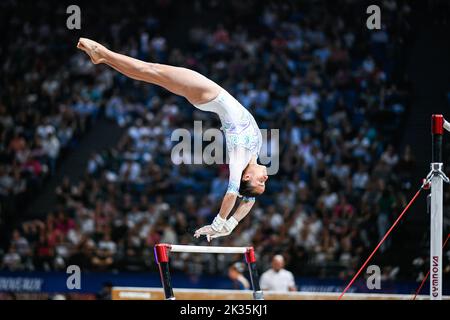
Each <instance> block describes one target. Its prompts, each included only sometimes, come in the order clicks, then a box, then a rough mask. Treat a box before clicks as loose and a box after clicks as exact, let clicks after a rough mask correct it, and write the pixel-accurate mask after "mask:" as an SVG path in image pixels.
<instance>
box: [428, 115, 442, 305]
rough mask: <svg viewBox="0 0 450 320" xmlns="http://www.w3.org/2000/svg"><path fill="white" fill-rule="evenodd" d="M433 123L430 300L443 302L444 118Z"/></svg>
mask: <svg viewBox="0 0 450 320" xmlns="http://www.w3.org/2000/svg"><path fill="white" fill-rule="evenodd" d="M431 123H432V124H431V127H432V129H431V134H432V142H431V143H432V159H431V171H432V176H431V214H430V300H442V220H443V212H442V210H443V208H442V205H443V204H442V202H443V195H442V192H443V190H442V189H443V177H444V176H445V175H444V174H443V172H442V167H443V164H442V135H443V131H444V128H443V124H444V118H443V116H442V115H433V116H432V121H431ZM441 173H442V174H441Z"/></svg>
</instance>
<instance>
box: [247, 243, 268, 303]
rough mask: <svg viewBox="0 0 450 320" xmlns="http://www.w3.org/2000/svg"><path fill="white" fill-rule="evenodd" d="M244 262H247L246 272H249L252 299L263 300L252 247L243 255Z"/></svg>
mask: <svg viewBox="0 0 450 320" xmlns="http://www.w3.org/2000/svg"><path fill="white" fill-rule="evenodd" d="M245 260H246V261H247V265H248V270H249V272H250V280H251V282H252V288H253V299H255V300H264V295H263V292H262V290H261V288H260V286H259V277H258V270H257V268H256V256H255V249H254V248H253V247H249V248H248V250H247V252H246V253H245Z"/></svg>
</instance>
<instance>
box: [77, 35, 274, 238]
mask: <svg viewBox="0 0 450 320" xmlns="http://www.w3.org/2000/svg"><path fill="white" fill-rule="evenodd" d="M77 47H78V48H79V49H81V50H83V51H84V52H86V53H87V54H88V55H89V57H90V59H91V61H92V62H93V63H94V64H101V63H103V64H107V65H108V66H110V67H112V68H114V69H115V70H117V71H119V72H120V73H122V74H124V75H126V76H127V77H130V78H132V79H135V80H139V81H145V82H148V83H151V84H155V85H158V86H161V87H163V88H165V89H167V90H168V91H170V92H172V93H174V94H177V95H180V96H182V97H184V98H186V99H187V100H188V101H189V102H190V103H191V104H192V105H193V106H195V107H196V108H198V109H200V110H203V111H209V112H214V113H216V114H217V115H218V116H219V118H220V121H221V124H222V128H221V129H222V130H223V131H224V134H225V141H226V146H227V153H228V156H229V171H230V176H229V182H228V189H227V191H226V194H225V195H224V198H223V200H222V204H221V207H220V211H219V213H218V214H217V216H216V217H215V218H214V220H213V221H212V223H211V224H210V225H206V226H203V227H201V228H200V229H198V230H196V231H195V233H194V237H196V238H199V237H200V236H202V235H204V236H206V238H207V240H208V241H211V239H214V238H218V237H223V236H227V235H229V234H230V233H231V232H232V231H233V229H234V228H236V226H237V225H238V223H239V221H241V220H242V219H243V218H244V217H245V216H246V215H247V214H248V213H249V212H250V210H251V208H252V206H253V204H254V203H255V197H256V196H258V195H260V194H262V193H263V192H264V190H265V183H266V181H267V179H268V176H267V169H266V167H265V166H263V165H259V164H258V163H257V159H258V155H259V152H260V149H261V145H262V135H261V132H260V130H259V128H258V125H257V124H256V121H255V119H254V118H253V116H252V115H251V114H250V113H249V112H248V111H247V109H246V108H244V107H243V106H242V105H241V104H240V103H239V102H238V101H237V100H236V99H235V98H234V97H233V96H231V95H230V94H229V93H228V92H227V91H226V90H224V89H223V88H222V87H220V86H219V85H218V84H216V83H215V82H213V81H212V80H210V79H208V78H206V77H205V76H203V75H201V74H199V73H198V72H196V71H193V70H189V69H187V68H181V67H174V66H169V65H164V64H158V63H150V62H144V61H141V60H137V59H134V58H132V57H128V56H125V55H122V54H119V53H116V52H113V51H111V50H109V49H107V48H106V47H105V46H103V45H101V44H99V43H98V42H95V41H93V40H90V39H86V38H80V39H79V41H78V45H77ZM238 196H240V197H242V199H241V201H240V203H239V205H238V207H237V208H236V210H235V212H234V214H233V215H232V216H231V217H230V218H229V219H227V218H228V216H229V215H230V213H231V211H232V210H233V208H234V206H235V203H236V200H237V198H238Z"/></svg>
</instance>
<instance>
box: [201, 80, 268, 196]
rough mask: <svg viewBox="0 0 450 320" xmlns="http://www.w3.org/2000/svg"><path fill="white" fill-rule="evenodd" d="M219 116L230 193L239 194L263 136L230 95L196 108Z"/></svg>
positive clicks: (247, 114)
mask: <svg viewBox="0 0 450 320" xmlns="http://www.w3.org/2000/svg"><path fill="white" fill-rule="evenodd" d="M194 106H195V107H196V108H198V109H200V110H202V111H209V112H214V113H216V114H217V115H218V116H219V118H220V122H221V123H222V127H221V128H220V129H221V130H223V131H224V133H225V141H226V145H227V152H228V156H229V169H230V178H229V182H228V189H227V193H235V194H239V187H240V184H241V176H242V172H243V171H244V169H245V168H246V167H247V165H248V163H249V162H250V160H251V158H252V156H256V158H258V156H259V151H260V149H261V146H262V135H261V131H260V130H259V127H258V125H257V124H256V121H255V119H254V118H253V116H252V115H251V114H250V112H248V110H247V109H246V108H244V106H242V104H240V103H239V102H238V101H237V100H236V99H235V98H234V97H233V96H232V95H231V94H229V93H228V92H227V91H226V90H224V89H222V90H221V92H220V93H219V95H218V96H217V97H216V98H215V99H213V100H211V101H210V102H207V103H204V104H200V105H194Z"/></svg>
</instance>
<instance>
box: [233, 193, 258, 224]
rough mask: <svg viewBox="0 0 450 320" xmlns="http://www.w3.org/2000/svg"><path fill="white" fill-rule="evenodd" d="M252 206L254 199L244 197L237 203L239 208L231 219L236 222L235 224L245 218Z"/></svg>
mask: <svg viewBox="0 0 450 320" xmlns="http://www.w3.org/2000/svg"><path fill="white" fill-rule="evenodd" d="M254 204H255V198H245V197H244V198H243V199H242V201H241V202H240V203H239V206H238V207H237V209H236V211H235V212H234V214H233V217H234V218H235V219H236V220H237V222H240V221H241V220H242V219H244V218H245V217H246V216H247V214H248V213H249V212H250V210H252V208H253V205H254Z"/></svg>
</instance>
